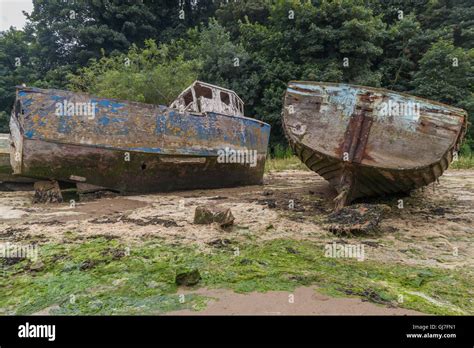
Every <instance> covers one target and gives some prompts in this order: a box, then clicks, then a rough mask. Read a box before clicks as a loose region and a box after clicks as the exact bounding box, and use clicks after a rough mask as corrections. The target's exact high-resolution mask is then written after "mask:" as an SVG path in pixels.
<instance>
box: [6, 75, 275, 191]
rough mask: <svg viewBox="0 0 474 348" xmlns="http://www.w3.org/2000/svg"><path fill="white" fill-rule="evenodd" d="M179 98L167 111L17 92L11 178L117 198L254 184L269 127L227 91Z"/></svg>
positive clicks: (207, 89) (198, 85)
mask: <svg viewBox="0 0 474 348" xmlns="http://www.w3.org/2000/svg"><path fill="white" fill-rule="evenodd" d="M183 93H184V94H182V95H180V96H179V97H178V99H177V100H176V101H175V102H173V103H172V105H173V107H167V106H162V105H151V104H143V103H137V102H129V101H123V100H115V99H104V98H97V97H93V96H89V95H86V94H82V93H74V92H68V91H61V90H44V89H38V88H26V87H18V89H17V98H16V103H15V107H14V110H13V112H12V117H11V119H10V129H11V134H12V140H13V141H12V147H11V156H10V158H11V164H12V167H13V170H14V173H15V174H18V175H22V176H28V177H33V178H43V179H55V180H58V181H64V182H72V183H82V184H89V185H95V186H100V187H103V188H106V189H111V190H115V191H119V192H122V193H133V192H162V191H173V190H186V189H200V188H218V187H231V186H241V185H256V184H261V183H262V178H263V171H264V165H265V158H266V154H267V146H268V138H269V134H270V126H269V125H268V124H266V123H263V122H261V121H258V120H255V119H252V118H247V117H244V116H242V115H243V103H241V100H240V99H239V98H238V97H237V95H236V94H235V93H234V92H232V91H229V90H226V89H222V88H220V87H217V86H212V85H208V84H205V83H202V82H195V83H194V84H193V85H191V86H190V87H189V88H188V89H186V90H185V92H183ZM182 103H184V104H182ZM186 103H188V104H186ZM183 105H184V106H183ZM240 111H242V115H241V112H240ZM219 112H220V113H219ZM232 113H235V114H232ZM237 152H238V153H240V154H242V153H247V154H249V156H248V158H250V159H252V160H253V161H250V160H245V158H244V157H243V156H240V157H236V156H234V157H232V154H235V153H237ZM229 153H230V156H227V157H225V156H224V155H225V154H227V155H229ZM253 155H254V156H253ZM252 156H253V157H252ZM248 158H247V159H248Z"/></svg>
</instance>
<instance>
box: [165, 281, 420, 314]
mask: <svg viewBox="0 0 474 348" xmlns="http://www.w3.org/2000/svg"><path fill="white" fill-rule="evenodd" d="M193 293H194V294H199V295H203V296H207V297H210V298H212V299H213V300H211V301H210V302H208V304H207V307H206V309H204V310H202V311H200V312H195V311H191V310H181V311H175V312H169V313H167V315H423V313H420V312H417V311H413V310H409V309H403V308H387V307H383V306H379V305H376V304H373V303H370V302H364V301H362V300H360V299H355V298H334V297H329V296H326V295H322V294H320V293H318V292H317V289H315V288H314V287H301V288H297V289H295V291H294V292H292V293H288V292H285V291H268V292H265V293H259V292H251V293H249V294H236V293H234V292H232V291H229V290H224V289H218V290H213V289H212V290H209V289H199V290H198V291H193Z"/></svg>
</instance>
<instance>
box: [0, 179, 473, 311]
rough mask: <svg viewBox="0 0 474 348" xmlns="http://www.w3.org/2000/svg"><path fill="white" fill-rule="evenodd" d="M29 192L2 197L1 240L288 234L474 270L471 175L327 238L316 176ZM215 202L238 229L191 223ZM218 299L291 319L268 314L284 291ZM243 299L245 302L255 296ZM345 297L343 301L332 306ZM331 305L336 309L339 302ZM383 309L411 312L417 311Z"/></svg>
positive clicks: (196, 241) (394, 259) (368, 253)
mask: <svg viewBox="0 0 474 348" xmlns="http://www.w3.org/2000/svg"><path fill="white" fill-rule="evenodd" d="M32 195H33V193H32V192H31V191H23V192H1V193H0V242H12V243H38V244H39V245H44V244H47V243H62V242H63V241H64V240H65V239H67V238H69V237H68V236H67V235H68V233H70V232H71V231H74V233H75V236H76V239H77V240H79V241H80V240H87V239H90V238H92V237H97V236H106V237H107V238H117V239H120V240H121V241H123V242H124V243H126V244H129V245H131V246H133V245H137V244H140V243H143V242H145V241H147V240H148V239H150V238H156V237H157V236H159V237H161V238H163V239H164V240H165V241H166V242H168V243H171V244H176V245H193V246H197V247H198V248H199V249H201V250H202V251H207V250H211V249H212V248H214V247H215V246H216V243H217V244H219V243H222V244H226V243H229V242H230V243H233V242H237V243H238V242H249V241H251V242H252V243H255V244H258V243H259V242H262V241H268V240H272V239H279V238H285V239H293V240H308V241H313V242H316V243H317V244H321V245H322V246H324V245H327V244H330V243H334V242H336V243H339V244H361V245H364V258H365V259H367V260H374V261H381V262H389V263H397V264H405V265H415V266H429V267H436V268H442V269H454V268H456V269H459V268H464V269H466V270H467V271H472V270H473V266H474V248H473V244H474V223H473V221H474V171H473V170H451V171H448V172H446V173H445V174H444V175H443V176H442V177H441V178H440V180H439V183H437V184H434V185H431V186H429V187H426V188H424V189H420V190H417V191H415V192H413V193H412V194H411V195H410V196H400V197H386V198H378V199H372V200H370V201H368V202H369V203H372V204H384V205H386V206H388V207H389V208H390V209H389V211H388V212H386V213H385V215H384V217H383V219H382V220H381V222H380V225H379V227H378V228H377V230H376V231H374V232H371V233H370V234H367V235H365V234H363V235H356V236H336V235H334V234H333V233H331V232H330V230H329V225H328V221H327V217H328V215H329V214H330V213H331V210H332V206H333V203H332V200H333V198H334V197H335V196H336V193H335V191H334V190H333V189H332V188H331V187H330V186H329V185H328V183H327V182H326V181H324V180H323V179H322V178H321V177H319V176H318V175H317V174H315V173H312V172H309V171H299V170H287V171H281V172H270V173H269V174H266V175H265V180H264V185H263V186H252V187H241V188H232V189H217V190H202V191H201V190H199V191H186V192H175V193H169V194H151V195H139V196H115V197H104V198H99V199H93V200H91V201H86V202H81V201H78V197H76V196H74V195H70V196H69V197H68V196H66V197H65V198H66V202H65V203H61V204H32V203H31V198H32ZM366 202H367V201H366ZM209 204H218V205H221V206H224V207H228V208H230V209H231V210H232V213H233V215H234V216H235V224H234V226H233V227H230V228H227V229H225V230H223V229H222V228H220V227H219V226H217V225H195V224H193V217H194V210H195V208H196V207H197V206H198V205H209ZM402 204H403V207H402ZM306 290H307V289H306ZM306 290H305V289H300V290H298V291H302V294H303V295H302V296H303V297H304V296H308V299H310V298H311V296H313V299H314V298H315V299H316V300H317V299H318V296H322V295H318V294H317V293H315V292H314V289H313V290H311V293H312V294H313V295H310V294H308V293H305V291H306ZM212 294H213V296H212V297H217V298H218V299H219V298H221V300H222V301H217V302H220V303H221V305H220V306H219V305H218V306H217V307H216V305H212V304H211V305H210V307H209V308H208V309H207V310H206V311H207V312H206V311H204V312H203V313H212V314H214V313H237V312H239V311H241V312H242V313H252V314H257V313H256V312H255V308H259V307H258V306H257V307H255V301H257V302H258V303H262V305H261V306H260V307H261V311H257V312H258V313H260V312H262V313H260V314H265V313H264V312H275V314H278V312H280V313H282V312H285V314H288V311H286V310H285V309H283V310H282V309H280V310H275V311H272V310H271V303H272V301H273V300H272V299H275V298H278V296H283V295H281V294H279V293H272V292H269V293H267V294H247V295H240V294H239V295H235V296H234V295H233V294H232V293H230V292H229V293H226V292H225V291H224V292H216V293H212ZM240 296H247V297H246V299H248V300H243V299H242V298H240ZM252 296H253V297H252ZM259 296H260V297H261V298H260V297H259ZM262 296H263V297H262ZM265 296H267V297H265ZM272 296H273V297H272ZM275 296H276V297H275ZM314 296H316V297H314ZM319 300H321V298H319ZM339 300H340V301H344V299H338V300H330V301H339ZM324 301H329V299H324ZM324 301H323V302H324ZM353 301H355V302H353V303H352V305H353V306H355V307H351V306H352V305H351V303H350V302H347V303H345V304H344V306H343V308H344V310H342V309H341V311H345V312H346V313H352V312H354V310H355V309H354V308H359V309H360V311H361V312H362V313H366V314H376V313H380V307H378V306H376V305H372V304H364V305H369V307H363V306H362V307H360V300H353ZM265 303H267V305H264V304H265ZM328 303H331V302H328ZM213 306H214V307H213ZM239 306H240V307H239ZM358 306H359V307H358ZM370 306H373V308H371V307H370ZM329 307H330V308H333V309H335V308H337V305H336V304H332V305H331V306H329ZM212 308H215V310H212ZM251 308H254V310H253V311H252V309H251ZM291 308H292V311H293V312H292V313H294V314H318V313H320V314H327V313H329V314H341V313H340V312H341V311H338V310H333V311H332V312H331V311H330V310H325V309H324V306H323V307H321V306H316V307H314V306H313V307H311V306H301V308H300V307H297V306H293V307H291ZM297 308H300V309H297ZM351 308H352V309H351ZM372 309H373V310H372ZM384 310H386V312H385V313H393V314H410V311H403V310H401V312H400V311H399V312H394V311H393V309H390V308H386V309H384ZM356 313H357V310H355V312H354V314H356ZM267 314H271V313H267Z"/></svg>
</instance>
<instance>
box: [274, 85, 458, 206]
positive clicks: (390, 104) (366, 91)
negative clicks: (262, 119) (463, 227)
mask: <svg viewBox="0 0 474 348" xmlns="http://www.w3.org/2000/svg"><path fill="white" fill-rule="evenodd" d="M283 126H284V129H285V133H286V135H287V138H288V140H289V141H290V144H291V145H292V147H293V148H295V149H296V150H297V151H296V152H297V154H299V155H300V158H301V159H302V161H303V162H305V163H307V164H308V166H309V167H310V168H312V169H313V170H315V171H316V172H318V173H319V174H320V175H322V176H323V177H324V178H325V179H327V180H328V181H329V182H330V183H331V184H333V185H334V186H335V187H336V189H337V190H338V191H339V192H345V194H346V195H347V197H346V198H345V200H346V201H347V202H349V201H350V200H351V199H353V198H356V197H362V196H370V195H377V194H387V193H394V192H400V191H409V190H411V189H413V188H416V187H420V186H422V185H427V184H428V183H430V182H433V181H435V180H436V179H437V178H438V177H439V176H440V175H441V174H442V173H443V171H444V170H445V169H446V168H447V166H448V164H449V162H450V161H451V160H452V157H453V156H452V152H453V151H457V150H458V149H459V146H460V143H461V140H462V138H463V136H464V134H465V131H466V127H467V114H466V112H465V111H464V110H462V109H458V108H455V107H451V106H448V105H444V104H441V103H437V102H434V101H430V100H426V99H422V98H417V97H413V96H410V95H407V94H403V93H396V92H392V91H388V90H384V89H378V88H371V87H362V86H354V85H348V84H333V83H318V82H299V81H296V82H290V83H289V85H288V89H287V91H286V95H285V100H284V110H283ZM305 153H306V154H307V153H309V154H310V155H305V156H302V155H301V154H305ZM314 158H316V159H318V161H317V162H315V161H314ZM349 172H350V174H349ZM348 178H350V180H348ZM348 186H350V189H347V187H348ZM344 204H345V203H344Z"/></svg>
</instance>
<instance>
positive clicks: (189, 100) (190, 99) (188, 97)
mask: <svg viewBox="0 0 474 348" xmlns="http://www.w3.org/2000/svg"><path fill="white" fill-rule="evenodd" d="M183 98H184V105H186V106H188V105H189V104H191V103H192V102H193V93H192V91H191V90H189V91H188V92H187V93H186V94H185V95H184V96H183Z"/></svg>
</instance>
